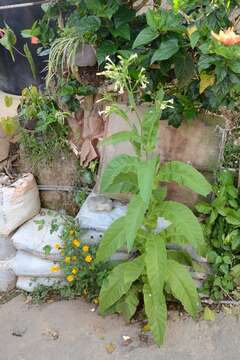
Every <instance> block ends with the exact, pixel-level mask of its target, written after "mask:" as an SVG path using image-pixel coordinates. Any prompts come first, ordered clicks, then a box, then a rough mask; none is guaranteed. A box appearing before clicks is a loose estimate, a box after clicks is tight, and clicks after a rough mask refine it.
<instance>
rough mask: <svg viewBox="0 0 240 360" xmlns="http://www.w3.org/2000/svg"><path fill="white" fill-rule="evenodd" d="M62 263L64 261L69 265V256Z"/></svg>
mask: <svg viewBox="0 0 240 360" xmlns="http://www.w3.org/2000/svg"><path fill="white" fill-rule="evenodd" d="M64 261H65V263H66V264H70V261H71V258H70V256H66V257H65V259H64Z"/></svg>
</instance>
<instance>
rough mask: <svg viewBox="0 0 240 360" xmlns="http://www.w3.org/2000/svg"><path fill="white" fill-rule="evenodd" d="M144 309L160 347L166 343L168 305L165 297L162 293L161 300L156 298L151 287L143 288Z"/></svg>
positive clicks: (145, 286) (146, 285)
mask: <svg viewBox="0 0 240 360" xmlns="http://www.w3.org/2000/svg"><path fill="white" fill-rule="evenodd" d="M143 294H144V309H145V312H146V315H147V318H148V322H149V325H150V329H151V331H152V334H153V336H154V339H155V341H156V343H157V344H158V345H161V344H162V343H163V341H164V336H165V330H166V323H167V305H166V300H165V296H164V294H163V293H162V294H161V296H160V297H159V298H154V297H153V294H152V292H151V289H150V286H149V285H148V284H145V285H144V287H143Z"/></svg>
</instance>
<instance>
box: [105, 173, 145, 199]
mask: <svg viewBox="0 0 240 360" xmlns="http://www.w3.org/2000/svg"><path fill="white" fill-rule="evenodd" d="M108 192H109V193H113V194H114V193H132V194H135V193H137V192H138V178H137V175H136V174H135V173H131V172H129V173H127V174H124V173H121V174H120V175H118V176H116V177H115V179H114V181H113V183H112V185H110V186H109V187H108Z"/></svg>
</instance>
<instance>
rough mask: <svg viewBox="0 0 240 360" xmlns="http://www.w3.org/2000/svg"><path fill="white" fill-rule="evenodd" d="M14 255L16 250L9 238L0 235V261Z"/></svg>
mask: <svg viewBox="0 0 240 360" xmlns="http://www.w3.org/2000/svg"><path fill="white" fill-rule="evenodd" d="M15 254H16V249H15V247H14V245H13V241H12V239H11V237H10V236H3V235H1V234H0V261H1V260H6V259H8V258H10V257H13V256H14V255H15Z"/></svg>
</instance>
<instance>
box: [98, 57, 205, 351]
mask: <svg viewBox="0 0 240 360" xmlns="http://www.w3.org/2000/svg"><path fill="white" fill-rule="evenodd" d="M136 57H137V56H136V55H132V56H131V57H130V58H129V59H124V58H122V57H119V64H118V65H115V64H114V63H113V62H111V60H110V59H109V61H108V63H107V65H106V68H105V71H104V72H103V73H101V74H103V75H105V76H106V77H107V78H108V79H110V80H112V81H113V83H114V85H115V90H116V91H118V92H120V93H123V92H124V91H126V92H127V94H128V99H129V112H134V113H135V114H136V118H137V119H138V125H137V126H135V125H134V124H131V121H130V119H129V117H128V113H127V112H126V111H124V109H123V108H122V107H121V106H120V105H119V104H117V103H116V102H112V103H111V104H110V105H108V106H107V107H106V109H105V113H106V114H108V115H109V114H112V113H117V114H118V115H119V116H120V117H122V118H123V119H124V120H125V121H126V122H127V124H128V126H129V127H130V129H129V131H123V132H118V133H116V134H114V135H112V136H111V137H108V138H106V139H105V140H104V141H103V143H105V144H110V143H114V144H116V143H118V142H121V141H126V140H128V141H130V143H131V144H132V145H133V147H134V149H135V155H134V156H129V155H126V154H122V155H119V156H117V157H116V158H114V159H113V160H112V161H111V162H110V163H109V164H108V166H107V167H106V169H105V171H104V174H103V176H102V179H101V191H102V192H104V193H108V192H109V193H113V192H118V193H131V194H132V197H131V201H130V203H129V205H128V210H127V213H126V215H125V216H123V217H121V218H119V219H118V220H116V221H115V222H114V223H113V224H112V225H111V226H110V227H109V229H108V230H107V231H106V233H105V235H104V237H103V240H102V242H101V244H100V247H99V250H98V252H97V259H96V261H97V262H102V261H105V260H107V259H109V258H110V257H111V256H112V255H113V254H114V253H115V252H116V251H117V250H118V249H120V248H122V247H124V246H127V248H128V251H129V252H132V251H133V250H134V254H137V255H135V257H134V258H133V259H132V260H129V261H126V262H123V263H121V264H119V265H117V266H116V267H115V268H114V269H113V271H112V272H111V273H110V275H109V277H108V278H107V279H106V280H105V282H104V284H103V286H102V289H101V292H100V297H99V301H100V306H99V309H100V313H101V314H103V315H105V314H108V313H112V312H118V313H121V314H123V315H124V317H125V318H126V319H127V320H129V319H130V318H131V317H132V316H133V315H134V314H135V312H136V309H137V306H138V303H139V298H140V296H142V294H143V298H144V308H145V313H146V316H147V318H148V322H149V325H150V328H151V331H152V333H153V336H154V339H155V341H156V343H157V344H159V345H160V344H161V343H162V342H163V339H164V334H165V328H166V322H167V305H166V294H171V295H173V296H174V297H175V298H177V299H178V300H180V302H181V303H182V304H183V306H184V308H185V310H186V311H187V312H188V313H189V314H190V315H191V316H193V317H195V316H196V314H197V312H198V309H199V305H200V301H199V297H198V293H197V290H196V287H195V284H194V281H193V280H192V277H191V275H190V273H189V272H188V270H187V269H186V267H185V266H184V263H183V261H182V260H181V258H179V257H176V254H174V253H173V252H172V251H169V250H167V247H166V244H167V243H169V242H170V243H175V244H191V245H192V246H193V247H194V248H195V249H196V250H197V251H198V250H200V249H201V246H202V245H203V243H204V238H203V233H202V229H201V226H200V224H199V222H198V220H197V218H196V217H195V216H194V214H193V213H192V211H191V210H190V209H189V208H188V207H186V206H185V205H183V204H181V203H178V202H175V201H168V200H166V192H167V191H166V188H165V187H164V186H162V183H163V182H164V183H167V182H176V183H178V184H180V185H183V186H186V187H187V188H189V189H191V190H193V191H195V192H196V193H198V194H201V195H203V196H206V195H207V194H208V193H209V192H210V191H211V185H210V184H209V183H208V182H207V181H206V179H205V178H204V177H203V176H202V175H201V174H200V173H199V172H198V171H197V170H195V169H194V168H193V167H192V166H191V165H189V164H186V163H182V162H180V161H171V162H167V163H161V161H160V157H159V156H158V155H156V154H154V150H155V148H156V145H157V138H158V131H159V126H160V117H161V112H162V110H163V109H164V108H165V107H167V106H171V102H169V101H168V102H166V101H164V100H163V98H164V93H163V91H162V90H159V92H158V94H157V96H156V98H155V101H154V103H153V104H152V106H151V107H149V108H148V109H147V110H146V112H145V113H144V114H143V116H141V114H140V113H139V110H138V107H137V103H136V100H135V99H136V98H137V97H138V96H139V94H140V93H141V91H143V89H144V88H145V87H146V85H147V81H146V76H145V70H144V69H142V70H141V71H140V72H139V75H138V77H137V78H136V80H135V81H134V82H133V80H132V79H131V76H130V73H129V68H130V67H131V65H132V64H133V63H134V62H135V61H136ZM107 98H108V101H109V96H108V97H107ZM159 217H163V218H165V219H166V220H168V221H169V222H170V226H168V227H167V228H166V229H164V230H162V231H159V229H158V226H157V225H158V220H159Z"/></svg>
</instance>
